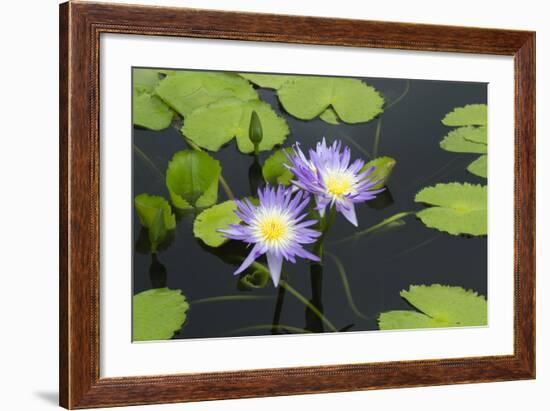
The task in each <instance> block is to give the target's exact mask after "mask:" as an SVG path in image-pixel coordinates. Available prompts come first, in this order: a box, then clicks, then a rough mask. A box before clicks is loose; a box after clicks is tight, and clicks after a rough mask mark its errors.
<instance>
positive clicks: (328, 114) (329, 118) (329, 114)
mask: <svg viewBox="0 0 550 411" xmlns="http://www.w3.org/2000/svg"><path fill="white" fill-rule="evenodd" d="M319 118H320V119H321V120H323V121H324V122H325V123H328V124H332V125H334V126H336V125H338V124H340V120H339V119H338V114H336V112H335V111H334V110H333V109H332V108H330V107H329V108H327V109H326V110H325V111H323V112H322V113H321V115H320V116H319Z"/></svg>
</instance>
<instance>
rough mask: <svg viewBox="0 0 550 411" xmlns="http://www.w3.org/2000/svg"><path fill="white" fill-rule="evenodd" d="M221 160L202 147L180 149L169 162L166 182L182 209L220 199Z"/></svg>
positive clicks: (178, 206) (207, 205) (206, 204)
mask: <svg viewBox="0 0 550 411" xmlns="http://www.w3.org/2000/svg"><path fill="white" fill-rule="evenodd" d="M220 174H221V166H220V163H219V162H218V161H217V160H215V159H213V158H212V157H210V156H209V155H208V154H206V153H205V152H202V151H194V150H183V151H178V152H177V153H176V154H174V156H173V157H172V160H170V162H169V163H168V169H167V170H166V186H167V187H168V191H169V193H170V198H171V199H172V203H173V204H174V206H175V207H176V208H178V209H180V210H186V209H190V208H192V207H197V208H204V207H210V206H211V205H213V204H215V203H216V201H218V179H219V177H220Z"/></svg>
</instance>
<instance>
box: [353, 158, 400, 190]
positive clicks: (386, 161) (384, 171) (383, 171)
mask: <svg viewBox="0 0 550 411" xmlns="http://www.w3.org/2000/svg"><path fill="white" fill-rule="evenodd" d="M395 164H396V161H395V159H394V158H391V157H387V156H383V157H377V158H375V159H373V160H371V161H369V162H368V163H367V164H365V165H364V166H363V169H362V170H361V171H365V170H368V169H369V168H371V167H373V166H374V167H375V168H374V171H373V172H372V173H371V175H370V176H369V179H371V180H373V181H376V180H380V182H379V183H378V184H376V185H374V186H372V189H373V190H376V189H379V188H382V187H384V186H385V185H387V184H388V180H389V179H390V176H391V174H392V172H393V168H394V167H395Z"/></svg>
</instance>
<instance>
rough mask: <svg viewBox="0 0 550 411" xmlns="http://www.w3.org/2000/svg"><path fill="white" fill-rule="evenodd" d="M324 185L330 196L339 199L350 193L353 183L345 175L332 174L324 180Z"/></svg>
mask: <svg viewBox="0 0 550 411" xmlns="http://www.w3.org/2000/svg"><path fill="white" fill-rule="evenodd" d="M325 185H326V187H327V190H328V192H329V193H330V194H332V195H333V196H336V197H341V196H343V195H345V194H348V193H349V192H350V191H351V189H352V188H353V181H352V180H351V178H350V177H349V176H346V175H345V174H333V175H329V176H328V178H326V179H325Z"/></svg>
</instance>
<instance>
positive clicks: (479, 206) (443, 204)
mask: <svg viewBox="0 0 550 411" xmlns="http://www.w3.org/2000/svg"><path fill="white" fill-rule="evenodd" d="M414 200H415V201H416V202H417V203H425V204H428V205H431V206H432V207H428V208H425V209H424V210H421V211H419V212H418V213H417V214H416V215H417V217H418V218H420V220H422V222H423V223H424V224H425V225H426V226H427V227H430V228H435V229H437V230H440V231H444V232H447V233H449V234H452V235H459V234H469V235H486V234H487V186H481V185H474V184H469V183H463V184H461V183H448V184H437V185H436V186H435V187H427V188H424V189H422V190H420V192H418V194H416V197H415V199H414Z"/></svg>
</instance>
